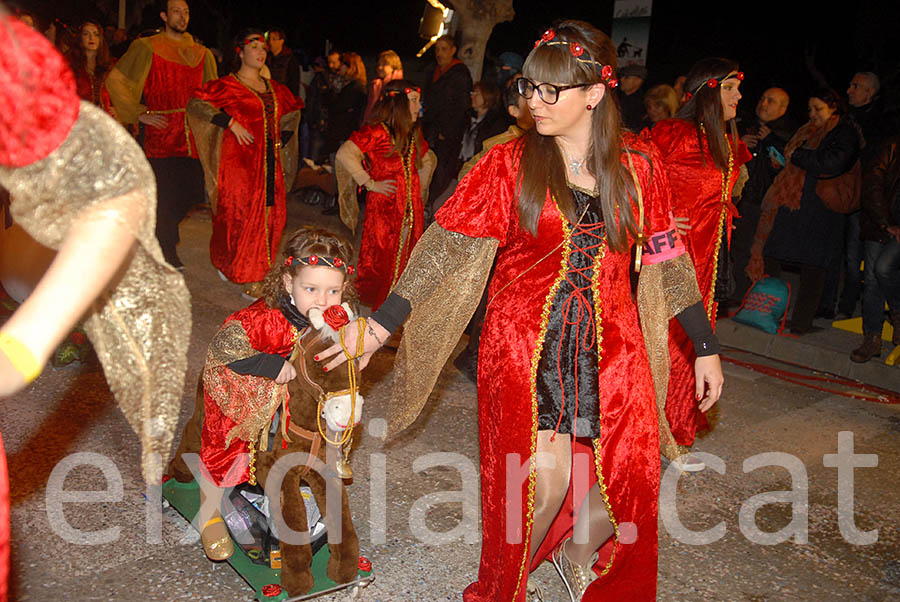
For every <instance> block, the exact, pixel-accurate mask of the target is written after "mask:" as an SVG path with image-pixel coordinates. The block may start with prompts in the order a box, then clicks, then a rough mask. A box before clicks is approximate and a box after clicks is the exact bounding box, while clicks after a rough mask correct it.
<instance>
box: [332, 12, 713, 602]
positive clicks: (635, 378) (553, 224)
mask: <svg viewBox="0 0 900 602" xmlns="http://www.w3.org/2000/svg"><path fill="white" fill-rule="evenodd" d="M616 60H617V59H616V52H615V46H614V45H613V44H612V42H611V41H610V39H609V37H607V36H606V35H605V34H604V33H602V32H600V31H598V30H597V29H595V28H594V27H593V26H591V25H590V24H588V23H584V22H581V21H564V22H562V23H560V24H558V25H557V26H556V27H555V28H554V29H549V30H547V31H546V32H545V33H544V35H543V36H542V37H541V39H539V40H538V41H537V42H536V44H535V48H534V50H532V52H531V53H530V54H529V56H528V58H527V60H526V61H525V65H524V68H523V74H524V77H523V78H522V79H519V80H518V81H517V83H516V85H517V86H518V90H519V92H520V94H522V96H524V97H525V98H526V99H527V100H528V107H529V109H530V110H531V112H532V114H533V116H534V119H535V124H536V125H535V129H533V130H530V131H528V132H527V133H525V134H524V135H523V136H522V137H520V138H518V139H516V140H514V141H511V142H508V143H506V144H500V145H497V146H495V147H493V148H492V149H491V150H490V151H489V152H488V154H487V155H486V156H485V157H484V158H483V159H482V160H481V161H479V162H478V164H477V165H475V167H474V168H473V169H472V170H471V171H470V172H469V173H468V175H466V176H465V177H464V178H463V180H462V181H461V182H460V183H459V186H458V187H457V189H456V192H455V193H454V195H453V196H452V197H450V199H449V200H448V201H447V203H446V204H445V205H444V206H443V207H442V208H441V209H440V210H439V211H438V212H437V214H436V223H435V224H433V225H432V226H431V227H430V228H429V229H428V230H427V231H426V232H425V234H424V235H423V236H422V239H421V240H420V241H419V243H418V244H417V245H416V248H415V249H414V251H413V254H412V256H411V258H410V261H409V265H407V268H406V271H405V272H404V273H403V275H402V276H401V277H400V280H399V281H398V282H397V285H396V286H395V287H394V289H393V291H392V292H391V294H390V296H389V297H388V298H387V300H386V301H385V303H384V304H383V305H382V306H381V308H380V309H379V310H378V311H377V312H375V314H373V316H372V319H370V320H369V322H368V325H367V329H366V331H365V334H364V337H365V350H366V353H365V354H364V355H363V356H362V359H361V363H360V365H365V363H366V362H367V361H368V359H369V357H370V355H371V353H374V351H375V350H376V349H378V347H379V346H380V345H381V344H382V343H383V342H384V340H385V337H386V336H388V335H389V334H390V333H391V332H392V331H393V330H394V329H395V328H397V327H398V325H399V324H400V323H402V322H403V321H404V320H405V319H406V318H407V316H408V319H407V320H406V323H405V326H404V328H405V330H404V335H403V339H402V341H401V344H400V351H399V354H398V356H397V360H396V362H395V380H394V392H393V397H392V400H393V402H392V405H391V408H390V414H391V415H390V417H389V423H388V436H393V435H395V434H397V433H398V432H399V431H401V430H402V429H404V428H405V427H407V426H408V425H410V424H411V423H412V422H413V420H415V418H416V417H417V416H418V414H419V412H420V411H421V409H422V406H423V405H424V403H425V401H426V400H427V398H428V395H429V393H430V392H431V390H432V388H433V387H434V384H435V381H436V380H437V377H438V374H439V373H440V370H441V368H442V367H443V364H444V362H445V361H446V359H447V357H448V356H449V355H450V353H451V351H452V350H453V348H454V347H455V345H456V344H457V342H458V340H459V336H460V334H461V333H462V331H463V329H464V328H465V326H466V323H467V322H468V321H469V318H470V317H471V315H472V312H473V311H474V309H475V307H476V306H477V305H478V302H479V300H480V298H481V295H482V291H483V289H484V286H485V283H486V282H487V280H488V274H489V273H490V270H491V265H492V263H493V262H494V259H495V258H496V267H495V269H494V273H493V276H492V277H491V280H490V283H489V284H488V304H487V311H486V313H485V318H484V328H483V331H482V334H481V349H480V353H479V363H478V411H479V431H480V449H481V494H482V520H483V537H482V551H481V566H480V569H479V573H478V580H477V581H476V582H475V583H473V584H471V585H470V586H469V587H468V588H466V590H465V592H464V593H463V599H464V600H466V601H467V602H496V601H497V600H511V601H517V602H521V601H523V600H525V598H526V593H527V591H528V590H529V584H528V575H529V574H530V573H531V571H533V570H534V569H535V568H536V567H537V566H538V565H539V564H540V563H541V562H543V561H544V560H545V559H550V560H552V562H553V563H554V565H555V566H556V568H557V570H558V572H559V573H560V575H561V576H562V578H563V580H564V583H565V585H566V588H567V590H568V592H569V595H570V599H571V600H573V601H574V600H601V599H602V600H616V601H617V602H619V601H628V600H640V601H642V602H644V601H647V600H653V599H655V595H656V573H657V549H658V544H657V498H658V493H659V477H660V475H659V470H660V463H659V451H658V449H659V430H660V429H661V428H665V427H664V425H663V426H662V427H661V426H660V424H659V422H658V420H657V407H658V403H660V402H661V401H663V400H664V399H665V391H666V378H667V374H668V370H667V357H666V353H667V336H668V322H669V318H670V317H672V316H677V317H678V318H679V321H680V322H681V323H682V324H684V326H685V329H686V330H687V332H689V333H690V334H691V335H692V337H693V339H694V341H695V344H696V345H697V348H698V355H700V356H701V357H699V358H698V359H697V374H698V378H699V379H700V381H701V382H703V383H705V385H706V387H707V388H706V390H705V392H704V397H703V400H702V404H701V407H703V408H704V409H707V408H709V407H710V406H711V405H712V404H713V403H715V401H716V400H717V399H718V397H719V395H720V393H721V388H722V371H721V366H720V363H719V358H718V355H716V353H717V343H716V340H715V336H714V335H713V334H712V329H711V328H710V325H709V321H708V320H707V318H706V312H705V311H704V309H703V306H702V303H701V298H700V292H699V290H698V289H697V283H696V278H695V275H694V269H693V266H692V264H691V261H690V257H689V256H688V255H687V254H686V253H684V246H683V244H682V243H681V241H680V239H679V237H678V233H677V231H676V228H675V223H674V219H673V217H672V214H671V211H670V207H669V185H668V179H667V177H666V173H665V171H664V170H663V169H662V167H661V165H660V159H659V154H658V152H657V151H656V149H655V147H654V146H653V145H652V144H650V143H649V142H648V141H647V140H645V139H641V138H638V137H637V136H634V135H632V134H629V133H627V132H624V131H623V130H622V128H621V123H620V116H619V111H618V109H617V107H616V103H615V99H614V98H613V97H612V95H611V92H612V88H614V87H615V85H616V80H615V67H616ZM632 252H634V254H635V257H634V258H633V256H632ZM635 259H636V260H637V261H635ZM635 267H640V281H639V284H638V291H637V300H635V298H634V297H633V295H632V288H631V283H630V280H631V279H630V276H631V273H632V270H633V269H634V268H635ZM346 334H347V341H346V342H347V344H348V345H350V344H353V341H355V337H354V336H353V334H352V333H350V332H348V333H346ZM338 353H340V356H339V357H337V358H334V359H332V357H331V356H332V355H334V354H338ZM342 355H343V354H342V353H341V352H340V346H334V347H331V348H330V349H329V350H328V351H327V352H326V353H324V354H320V357H326V360H325V361H327V362H328V363H327V364H326V368H328V369H329V370H330V369H332V366H334V365H337V364H339V363H340V362H342V361H344V359H343V357H342ZM654 391H657V392H661V393H662V395H661V396H656V395H655V394H654ZM573 517H577V519H575V518H573ZM573 534H574V535H575V537H574V538H573Z"/></svg>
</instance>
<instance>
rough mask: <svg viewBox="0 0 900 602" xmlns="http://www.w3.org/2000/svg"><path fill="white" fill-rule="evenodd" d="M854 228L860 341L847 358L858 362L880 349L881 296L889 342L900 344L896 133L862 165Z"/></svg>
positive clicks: (899, 144)
mask: <svg viewBox="0 0 900 602" xmlns="http://www.w3.org/2000/svg"><path fill="white" fill-rule="evenodd" d="M860 229H861V235H862V238H863V240H864V241H865V249H866V251H865V262H864V263H865V283H864V285H863V294H862V310H863V311H862V317H863V342H862V345H860V347H859V348H857V349H854V350H853V352H852V353H851V354H850V359H851V360H853V361H854V362H859V363H862V362H867V361H869V360H870V359H872V358H873V357H877V356H879V355H881V331H882V327H883V324H884V303H885V301H887V304H888V307H889V308H890V319H891V323H892V324H893V326H894V336H893V340H892V343H893V344H894V345H900V137H894V138H890V139H888V140H887V141H885V143H884V144H883V145H882V146H881V149H880V152H879V153H877V154H876V155H875V157H874V159H873V160H872V161H870V162H869V166H868V168H867V169H866V170H865V176H864V178H863V186H862V211H861V213H860Z"/></svg>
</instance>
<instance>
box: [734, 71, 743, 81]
mask: <svg viewBox="0 0 900 602" xmlns="http://www.w3.org/2000/svg"><path fill="white" fill-rule="evenodd" d="M735 77H736V78H738V81H744V72H743V71H738V72H737V75H735Z"/></svg>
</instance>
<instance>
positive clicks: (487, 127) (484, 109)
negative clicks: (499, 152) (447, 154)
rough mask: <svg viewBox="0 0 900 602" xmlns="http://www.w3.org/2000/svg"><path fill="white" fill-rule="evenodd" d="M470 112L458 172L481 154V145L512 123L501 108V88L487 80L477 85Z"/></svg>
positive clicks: (473, 91) (474, 89)
mask: <svg viewBox="0 0 900 602" xmlns="http://www.w3.org/2000/svg"><path fill="white" fill-rule="evenodd" d="M471 97H472V108H471V110H470V111H469V114H468V115H469V126H468V128H466V131H465V133H464V134H463V139H462V144H461V146H460V150H459V161H458V162H457V166H456V171H457V172H458V171H459V168H460V167H462V164H463V163H465V162H466V161H468V160H469V159H471V158H472V157H474V156H475V155H476V154H477V153H479V152H481V144H482V143H483V142H484V141H485V140H487V139H488V138H490V137H491V136H496V135H497V134H499V133H500V132H502V131H504V130H505V129H506V128H507V127H508V126H509V125H510V123H512V122H511V121H510V118H509V116H508V114H507V113H506V111H504V110H502V109H501V108H500V88H499V87H497V85H496V84H494V83H491V82H489V81H487V80H481V81H480V82H478V83H476V84H475V86H474V88H473V90H472V93H471Z"/></svg>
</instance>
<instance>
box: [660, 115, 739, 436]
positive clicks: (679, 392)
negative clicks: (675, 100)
mask: <svg viewBox="0 0 900 602" xmlns="http://www.w3.org/2000/svg"><path fill="white" fill-rule="evenodd" d="M651 135H652V138H653V142H654V143H655V144H656V146H657V147H658V148H659V150H660V154H661V155H662V158H663V161H664V163H665V165H666V168H667V171H668V173H669V182H670V184H671V186H672V210H673V212H674V213H675V215H676V216H677V217H687V218H689V219H690V226H691V229H690V231H689V232H687V234H685V235H684V236H683V240H684V244H685V246H686V247H687V250H688V253H690V256H691V259H692V260H693V262H694V268H695V269H696V271H697V284H698V285H699V286H700V294H701V295H702V296H703V305H704V307H706V313H707V315H708V316H709V320H710V323H711V324H712V326H713V329H715V327H716V303H715V299H714V297H715V285H716V270H717V267H718V260H717V257H718V250H719V246H720V244H721V236H720V232H722V230H723V228H724V230H725V232H726V233H727V244H728V245H730V244H731V222H732V220H733V219H734V217H735V216H736V215H737V214H738V213H737V208H736V207H735V206H734V205H733V204H732V203H731V190H732V189H733V188H734V184H735V182H736V181H737V179H738V172H739V170H740V166H741V165H743V164H744V163H746V162H747V161H749V160H750V159H751V158H752V156H751V155H750V152H749V151H748V150H747V147H746V146H745V145H744V143H743V142H742V141H740V140H738V143H737V151H736V152H735V153H734V158H733V166H732V170H731V178H730V179H729V180H728V182H727V183H726V184H725V186H726V191H727V193H726V195H725V199H726V200H725V202H723V200H722V181H723V179H724V175H723V173H722V171H720V170H719V168H717V167H716V165H715V163H713V160H712V156H711V155H710V153H709V146H708V143H707V140H706V138H705V137H704V138H703V149H702V151H701V149H700V148H699V142H698V139H697V130H696V128H695V127H694V124H693V123H692V122H690V121H686V120H684V119H666V120H664V121H660V122H659V123H657V124H656V125H655V126H654V127H653V130H652V132H651ZM704 159H705V164H704ZM669 356H670V358H669V361H670V362H671V372H670V376H669V393H668V399H667V400H666V418H668V420H669V425H670V426H671V429H672V435H674V437H675V441H676V442H678V443H679V444H680V445H691V444H693V442H694V436H695V435H696V433H697V431H702V430H704V429H707V428H709V423H708V422H707V420H706V416H705V414H703V413H702V412H701V411H700V410H699V409H697V400H696V389H695V387H696V385H695V379H694V360H695V359H696V358H697V355H696V354H695V353H694V347H693V345H692V344H691V341H690V339H689V338H688V336H687V334H685V332H684V329H683V328H682V327H681V325H680V324H679V323H678V321H677V320H672V322H671V327H670V329H669Z"/></svg>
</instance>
